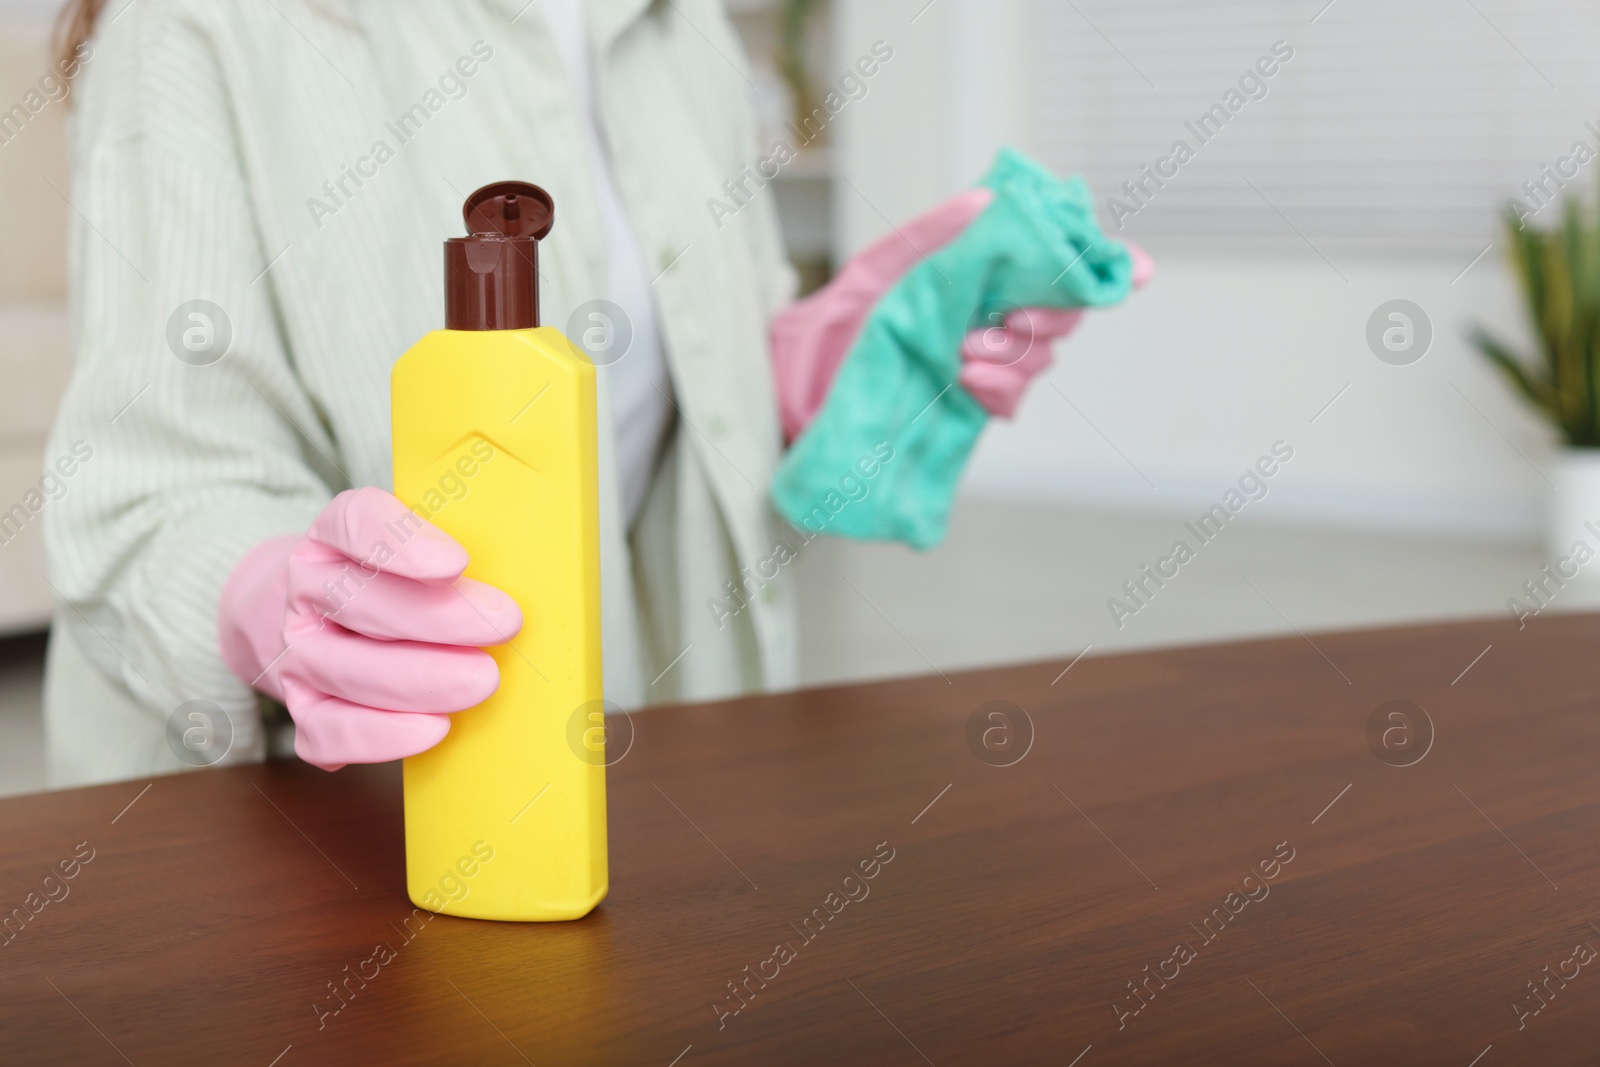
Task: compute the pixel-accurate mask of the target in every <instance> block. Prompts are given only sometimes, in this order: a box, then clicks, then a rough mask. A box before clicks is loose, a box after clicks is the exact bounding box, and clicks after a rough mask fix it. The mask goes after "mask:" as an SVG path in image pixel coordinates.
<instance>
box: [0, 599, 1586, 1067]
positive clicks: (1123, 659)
mask: <svg viewBox="0 0 1600 1067" xmlns="http://www.w3.org/2000/svg"><path fill="white" fill-rule="evenodd" d="M1491 646H1492V647H1491ZM1067 663H1068V661H1066V660H1063V661H1061V662H1058V663H1047V664H1035V665H1031V666H1023V667H1014V668H1006V669H1001V670H989V671H982V672H975V673H966V674H959V675H952V676H950V677H949V678H948V679H947V678H945V677H943V676H940V675H933V676H931V677H926V678H916V679H910V680H902V681H894V682H887V683H882V684H875V685H863V686H853V687H845V688H835V689H824V690H814V691H809V692H804V693H796V694H789V695H782V696H772V697H762V698H756V699H749V700H742V701H734V702H729V703H723V704H715V705H704V706H694V707H683V708H673V709H663V710H656V711H650V712H648V713H641V714H637V715H635V716H634V717H633V720H632V721H633V726H634V735H635V736H634V740H633V744H632V748H631V750H629V752H628V753H627V755H626V756H625V757H623V758H622V759H621V761H620V762H618V763H617V764H616V765H615V766H614V767H612V769H611V772H610V804H611V893H610V896H609V898H608V899H607V900H606V901H605V903H604V904H603V905H602V906H601V907H600V909H599V910H598V911H596V912H595V913H594V914H592V915H591V916H589V917H588V918H587V919H584V920H582V921H580V922H574V923H561V924H547V925H533V924H530V925H512V924H501V923H490V922H477V921H471V920H462V919H453V918H448V917H439V918H435V919H433V920H432V921H431V922H426V923H424V922H421V921H419V920H418V919H417V918H416V917H415V916H413V913H412V909H411V906H410V904H409V902H408V901H407V900H406V896H405V892H404V880H403V870H402V856H401V811H400V790H399V776H398V773H397V769H396V768H395V767H393V766H384V767H373V768H351V769H347V770H344V771H341V772H339V773H337V774H326V773H324V772H322V771H318V770H315V769H313V768H309V767H306V766H303V765H299V764H296V763H273V764H267V765H264V766H256V767H243V768H232V769H227V770H210V771H203V772H198V773H194V774H189V775H180V776H175V777H168V778H159V779H156V780H155V781H154V782H142V781H141V782H133V783H124V784H120V785H112V786H102V787H97V788H93V789H79V790H73V791H70V792H62V793H54V794H40V795H35V796H28V797H20V798H14V799H10V800H5V801H3V802H0V827H3V830H0V833H3V841H4V844H3V846H0V853H3V854H0V909H4V911H5V912H6V913H8V914H13V915H14V913H13V909H21V912H22V915H23V917H24V919H25V921H19V920H18V919H16V918H15V917H13V919H12V922H11V927H10V928H9V929H7V930H6V931H5V933H4V934H3V935H0V936H4V937H6V938H8V940H6V941H5V943H4V945H3V946H0V1061H3V1062H4V1063H7V1064H10V1063H25V1064H34V1063H72V1064H89V1065H93V1064H118V1063H123V1062H127V1063H132V1064H137V1065H139V1067H144V1065H147V1064H187V1063H196V1064H223V1063H227V1064H251V1065H259V1067H269V1065H277V1067H299V1065H301V1064H312V1063H317V1064H423V1063H428V1064H433V1063H440V1064H445V1063H448V1064H472V1065H480V1064H483V1065H498V1064H508V1065H511V1064H524V1063H531V1064H537V1065H539V1067H546V1065H559V1064H643V1065H648V1067H669V1065H672V1064H678V1065H680V1067H700V1065H702V1064H711V1063H723V1064H754V1063H760V1064H857V1063H859V1064H875V1065H892V1064H906V1065H914V1064H921V1063H930V1064H937V1065H939V1067H948V1065H956V1064H980V1065H993V1064H1010V1063H1040V1064H1045V1063H1048V1064H1057V1065H1069V1064H1076V1065H1079V1067H1099V1065H1101V1064H1132V1063H1150V1064H1155V1063H1163V1064H1168V1063H1185V1064H1213V1063H1215V1064H1320V1063H1324V1062H1326V1063H1331V1064H1337V1065H1339V1067H1345V1065H1347V1064H1348V1065H1353V1064H1450V1065H1454V1067H1469V1065H1471V1064H1478V1065H1479V1067H1500V1065H1502V1064H1513V1063H1526V1064H1541V1065H1549V1064H1564V1063H1593V1062H1595V1056H1596V1053H1597V1050H1600V1040H1597V1036H1600V1021H1597V1020H1600V973H1593V974H1592V973H1590V972H1592V971H1600V959H1596V958H1595V949H1596V948H1600V928H1597V926H1596V923H1600V865H1597V860H1600V854H1597V845H1600V773H1597V764H1600V759H1597V757H1600V716H1597V714H1596V711H1597V707H1596V705H1597V702H1600V617H1589V616H1569V617H1562V618H1551V617H1544V618H1539V619H1535V620H1532V621H1531V622H1530V623H1529V625H1528V626H1527V627H1526V629H1523V630H1518V629H1517V628H1516V626H1515V624H1514V623H1510V622H1506V621H1495V622H1480V623H1471V624H1460V625H1440V626H1429V627H1423V628H1413V629H1396V630H1386V631H1367V632H1360V633H1346V634H1337V635H1312V636H1311V637H1310V638H1309V639H1305V638H1301V637H1294V638H1291V639H1286V640H1271V641H1257V642H1248V643H1240V644H1231V645H1220V646H1211V647H1200V648H1189V649H1181V650H1172V651H1161V652H1151V653H1141V654H1135V655H1124V656H1109V657H1103V658H1096V657H1093V656H1090V657H1087V658H1084V659H1082V660H1081V661H1079V662H1077V663H1076V664H1075V665H1073V666H1072V667H1071V669H1070V670H1067V671H1066V673H1065V674H1063V673H1062V669H1063V668H1064V667H1066V666H1067ZM1394 702H1401V703H1394ZM1017 709H1023V710H1024V711H1025V716H1024V714H1022V713H1019V711H1018V710H1017ZM995 714H998V715H1000V716H1001V717H999V718H995V717H993V715H995ZM1030 722H1031V729H1030V727H1029V725H1028V724H1029V723H1030ZM1030 734H1031V735H1032V737H1031V744H1027V743H1026V742H1028V741H1029V735H1030ZM86 857H87V859H86V861H85V858H86ZM68 870H70V871H71V872H72V877H71V878H70V879H67V878H65V877H64V872H65V871H68ZM52 871H55V872H57V873H56V874H55V876H54V877H49V876H50V875H51V872H52ZM869 875H870V877H868V876H869ZM51 898H54V899H51ZM35 910H36V913H35ZM808 919H809V921H807V920H808ZM408 920H409V921H408ZM358 975H364V976H365V977H364V978H362V977H357V976H358ZM341 983H342V985H341ZM1530 983H1532V984H1531V985H1530ZM333 986H340V989H341V993H340V995H337V996H336V995H335V993H334V992H333V991H332V989H333ZM1475 1057H1481V1058H1477V1059H1475Z"/></svg>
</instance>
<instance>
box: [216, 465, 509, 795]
mask: <svg viewBox="0 0 1600 1067" xmlns="http://www.w3.org/2000/svg"><path fill="white" fill-rule="evenodd" d="M466 566H467V553H466V550H465V549H463V548H462V547H461V546H460V545H459V544H457V543H456V542H455V540H454V539H452V538H451V537H450V536H449V535H448V534H446V533H444V531H442V530H440V529H439V528H438V527H436V526H434V525H432V524H431V523H428V522H425V521H423V520H422V519H420V518H418V517H417V516H416V515H414V514H413V513H412V512H411V511H410V510H409V509H408V508H407V507H406V506H405V505H404V504H402V503H401V502H400V501H399V500H398V499H396V498H395V497H394V496H392V495H390V494H389V493H386V492H384V491H383V490H381V489H374V488H367V489H351V490H348V491H346V492H343V493H340V494H339V495H338V496H336V497H334V498H333V500H332V502H330V503H329V504H328V506H327V507H326V508H324V509H323V511H322V514H320V515H318V516H317V519H316V521H315V522H313V523H312V524H311V529H310V530H309V531H308V532H307V533H306V534H305V535H304V536H302V537H279V538H273V539H271V540H268V541H263V542H262V543H261V544H259V545H257V546H256V547H255V548H254V549H252V550H251V551H250V552H249V553H248V554H247V555H246V556H245V558H244V559H243V560H241V561H240V563H239V564H238V566H236V567H235V568H234V570H233V573H232V574H231V575H230V576H229V578H228V581H227V584H226V586H225V587H224V588H223V591H222V601H221V608H220V611H219V615H218V626H217V634H218V639H219V642H220V644H221V649H222V659H223V662H225V663H226V664H227V665H228V669H229V670H231V671H232V672H233V673H234V674H235V675H236V676H238V678H239V679H240V680H241V681H243V682H244V683H245V684H246V685H250V686H253V687H255V688H256V689H259V690H261V691H262V692H263V693H266V694H268V695H269V696H272V697H275V698H277V699H278V700H280V701H282V702H283V704H284V705H285V706H286V707H287V708H288V709H289V714H290V715H291V716H292V717H293V718H294V722H295V743H294V748H295V753H296V755H298V756H299V757H300V758H301V759H303V760H305V761H306V762H307V763H312V764H315V765H316V766H318V767H321V768H322V769H324V770H329V771H332V770H338V769H339V768H340V767H342V766H344V765H345V764H347V763H382V762H384V761H386V760H393V759H400V758H401V757H403V756H412V755H415V754H416V753H418V752H422V751H424V750H426V749H429V748H432V747H433V746H434V745H436V744H438V743H439V741H440V740H441V739H442V738H443V737H444V735H445V734H447V733H449V732H450V716H449V712H452V711H461V710H463V709H465V708H470V707H472V706H473V705H475V704H478V703H481V702H482V701H484V700H486V699H487V698H488V697H489V696H490V695H491V694H492V693H493V692H494V691H495V689H496V688H498V687H499V685H500V670H499V667H497V666H496V664H495V662H494V660H493V659H492V658H491V657H490V656H489V654H488V653H487V652H484V651H483V650H482V649H481V648H480V647H478V646H482V645H494V644H499V643H501V642H503V641H508V640H510V639H511V638H512V637H514V636H516V634H517V631H519V630H520V629H521V628H522V612H521V610H520V609H519V608H518V607H517V605H516V602H515V601H513V600H512V599H511V598H510V597H509V596H507V595H506V594H505V593H502V592H501V591H500V590H498V589H496V588H494V587H493V586H491V585H485V584H484V583H483V582H478V581H474V580H473V579H471V578H463V577H461V572H462V570H464V569H465V568H466Z"/></svg>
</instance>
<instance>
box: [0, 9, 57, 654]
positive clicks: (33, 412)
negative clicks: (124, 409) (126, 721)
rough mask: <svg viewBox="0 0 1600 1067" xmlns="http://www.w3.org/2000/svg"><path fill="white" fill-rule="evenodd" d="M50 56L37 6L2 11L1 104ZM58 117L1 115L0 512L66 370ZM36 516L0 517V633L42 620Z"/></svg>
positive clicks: (25, 474)
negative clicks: (6, 118) (8, 118)
mask: <svg viewBox="0 0 1600 1067" xmlns="http://www.w3.org/2000/svg"><path fill="white" fill-rule="evenodd" d="M50 63H51V57H50V48H49V24H48V23H47V22H46V21H45V19H44V17H43V16H42V15H35V16H26V15H21V16H19V15H10V16H5V15H0V113H5V112H8V111H10V109H11V108H12V107H13V106H14V105H18V104H23V103H24V101H25V100H26V99H27V94H28V92H29V91H30V90H35V89H37V87H38V84H39V78H40V77H41V75H43V74H45V72H46V71H47V70H48V69H49V67H50ZM38 99H39V98H38V97H35V98H34V100H35V102H37V100H38ZM66 118H67V107H66V103H65V102H64V101H52V100H46V101H45V103H44V104H43V106H42V107H40V108H39V109H38V110H37V111H36V112H34V113H32V114H31V115H29V117H28V118H27V121H26V122H17V121H16V120H13V121H12V123H11V124H7V125H0V515H3V513H5V512H7V511H10V509H12V508H13V506H15V505H18V504H21V503H22V502H23V501H24V499H25V498H26V496H27V494H28V491H29V490H30V489H36V488H37V487H38V485H39V476H40V474H41V472H42V469H43V466H44V458H45V457H44V449H45V435H46V434H47V432H48V431H49V428H50V422H51V420H52V419H53V418H54V417H55V412H56V407H57V405H58V404H59V403H60V400H61V392H62V390H63V388H64V387H65V385H66V381H67V376H68V374H69V373H70V370H71V345H70V341H69V335H68V326H67V310H66V289H67V285H66V231H67V217H68V214H69V212H70V211H71V208H70V207H69V206H68V204H67V202H66V200H65V199H64V197H65V196H69V195H71V190H70V188H69V184H68V177H67V152H66ZM45 506H46V507H48V504H47V505H45ZM41 520H42V516H41V515H30V516H29V517H28V519H27V521H25V522H21V523H20V529H19V528H18V525H19V524H18V523H17V521H16V520H15V519H13V521H12V522H9V523H4V524H3V525H0V635H6V634H15V633H24V632H27V631H33V630H41V629H43V628H44V627H45V626H46V625H47V624H48V623H49V619H50V612H51V605H52V593H51V590H50V586H49V584H48V583H47V582H46V581H45V575H44V547H43V541H42V538H41V533H40V526H41ZM13 531H15V532H14V533H13Z"/></svg>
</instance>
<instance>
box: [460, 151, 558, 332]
mask: <svg viewBox="0 0 1600 1067" xmlns="http://www.w3.org/2000/svg"><path fill="white" fill-rule="evenodd" d="M461 214H462V217H463V218H465V219H466V223H467V234H468V236H466V237H452V238H450V239H449V240H447V241H445V243H444V326H445V329H447V330H525V329H528V328H529V327H533V326H537V325H539V241H540V240H541V239H543V238H544V236H545V235H546V234H548V233H549V232H550V227H551V226H552V225H554V223H555V216H556V205H555V201H554V200H552V199H551V197H550V194H549V193H547V192H545V191H544V190H543V189H541V188H539V187H538V186H537V185H531V184H529V183H528V182H495V183H494V184H493V185H485V186H484V187H483V188H482V189H479V190H478V191H477V192H475V193H473V194H472V195H471V196H469V197H467V202H466V204H464V205H463V206H462V208H461Z"/></svg>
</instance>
